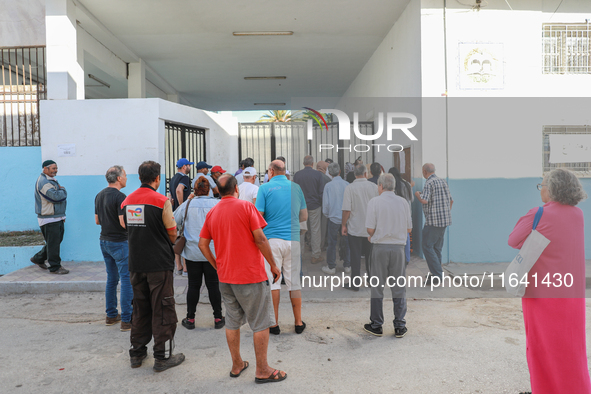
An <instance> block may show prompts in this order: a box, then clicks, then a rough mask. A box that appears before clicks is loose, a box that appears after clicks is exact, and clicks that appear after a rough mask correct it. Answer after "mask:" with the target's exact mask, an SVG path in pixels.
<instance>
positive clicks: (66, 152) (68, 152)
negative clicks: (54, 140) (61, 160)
mask: <svg viewBox="0 0 591 394" xmlns="http://www.w3.org/2000/svg"><path fill="white" fill-rule="evenodd" d="M57 155H58V157H73V156H76V144H62V145H58V146H57Z"/></svg>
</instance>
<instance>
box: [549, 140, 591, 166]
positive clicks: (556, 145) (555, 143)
mask: <svg viewBox="0 0 591 394" xmlns="http://www.w3.org/2000/svg"><path fill="white" fill-rule="evenodd" d="M549 137H550V163H553V164H557V163H588V162H591V134H550V136H549Z"/></svg>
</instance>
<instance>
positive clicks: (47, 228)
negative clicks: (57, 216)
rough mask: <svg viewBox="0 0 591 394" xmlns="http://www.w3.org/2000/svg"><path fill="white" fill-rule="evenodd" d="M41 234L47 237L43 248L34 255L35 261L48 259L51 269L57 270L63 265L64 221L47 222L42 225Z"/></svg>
mask: <svg viewBox="0 0 591 394" xmlns="http://www.w3.org/2000/svg"><path fill="white" fill-rule="evenodd" d="M41 234H43V239H45V245H43V249H41V250H40V251H39V252H37V253H36V254H35V256H33V261H34V262H35V263H37V264H41V263H44V262H45V260H47V262H48V263H49V270H50V271H51V272H55V271H57V270H58V269H59V268H60V267H61V266H62V264H61V263H62V259H61V257H60V245H61V243H62V240H63V239H64V221H63V220H60V221H59V222H53V223H47V224H45V225H43V226H41Z"/></svg>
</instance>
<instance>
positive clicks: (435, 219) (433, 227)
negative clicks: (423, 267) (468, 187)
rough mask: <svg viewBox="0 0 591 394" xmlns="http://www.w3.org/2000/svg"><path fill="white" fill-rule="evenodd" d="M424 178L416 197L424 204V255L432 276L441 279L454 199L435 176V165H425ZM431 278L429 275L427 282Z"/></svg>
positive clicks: (445, 185) (442, 181)
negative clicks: (422, 186)
mask: <svg viewBox="0 0 591 394" xmlns="http://www.w3.org/2000/svg"><path fill="white" fill-rule="evenodd" d="M423 177H424V178H425V179H426V180H427V181H426V182H425V187H424V188H423V191H422V192H418V191H417V192H416V193H415V196H416V197H417V198H418V200H419V201H420V202H421V204H423V213H424V214H425V225H424V226H423V254H424V255H425V260H427V265H428V266H429V271H430V275H431V276H437V277H439V278H441V277H442V275H443V269H442V268H441V250H442V249H443V238H444V236H445V229H446V227H447V226H449V225H451V206H452V205H453V202H454V201H453V199H452V198H451V194H450V193H449V188H448V187H447V183H446V182H445V181H444V180H443V179H441V178H439V177H437V175H435V165H433V164H432V163H426V164H425V165H423ZM429 280H430V278H429V275H427V282H429Z"/></svg>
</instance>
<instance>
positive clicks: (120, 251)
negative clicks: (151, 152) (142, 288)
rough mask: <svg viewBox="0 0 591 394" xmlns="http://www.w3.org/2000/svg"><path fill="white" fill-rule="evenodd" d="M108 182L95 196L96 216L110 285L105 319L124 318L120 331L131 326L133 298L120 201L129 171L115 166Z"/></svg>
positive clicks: (127, 329) (109, 170) (113, 321)
mask: <svg viewBox="0 0 591 394" xmlns="http://www.w3.org/2000/svg"><path fill="white" fill-rule="evenodd" d="M105 177H106V178H107V183H108V184H109V186H107V187H106V188H104V189H103V190H101V191H100V192H99V194H97V195H96V198H95V199H94V220H95V222H96V224H98V225H100V226H101V236H100V245H101V252H102V253H103V258H104V259H105V267H106V269H107V285H106V287H105V303H106V313H107V317H106V321H105V324H106V325H107V326H112V325H114V324H116V323H117V322H118V321H119V320H121V331H129V330H131V312H132V310H133V309H132V306H131V300H132V299H133V288H132V287H131V282H130V281H129V266H128V256H129V246H128V244H127V230H126V229H125V218H124V215H125V212H124V211H123V209H122V208H121V203H123V201H124V200H125V194H123V193H121V189H123V188H124V187H125V186H126V185H127V174H126V173H125V170H124V169H123V167H121V166H113V167H111V168H109V169H108V170H107V174H106V175H105ZM119 281H121V315H119V314H118V313H117V285H118V284H119Z"/></svg>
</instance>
